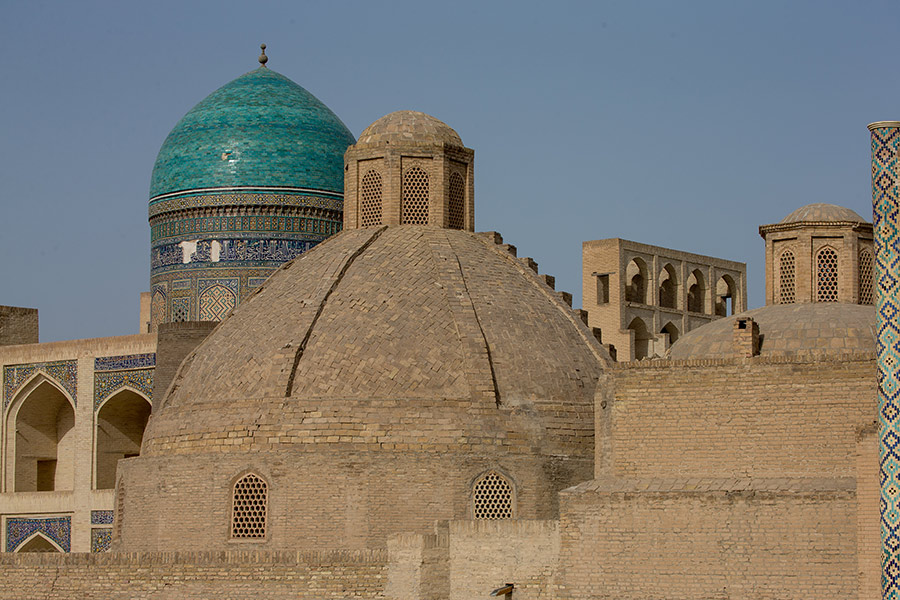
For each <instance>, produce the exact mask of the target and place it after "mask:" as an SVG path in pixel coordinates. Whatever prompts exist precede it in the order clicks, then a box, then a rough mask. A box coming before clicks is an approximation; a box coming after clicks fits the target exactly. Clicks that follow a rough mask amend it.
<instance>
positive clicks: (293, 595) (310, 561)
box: [0, 550, 387, 600]
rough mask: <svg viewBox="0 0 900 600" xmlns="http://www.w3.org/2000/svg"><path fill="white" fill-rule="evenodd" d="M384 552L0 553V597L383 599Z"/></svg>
mask: <svg viewBox="0 0 900 600" xmlns="http://www.w3.org/2000/svg"><path fill="white" fill-rule="evenodd" d="M386 563H387V553H386V552H385V551H378V550H376V551H356V552H350V551H338V552H279V553H271V554H266V553H253V552H229V553H224V552H202V553H193V554H191V553H177V554H176V553H171V552H170V553H153V554H140V553H129V554H103V555H96V554H94V555H91V554H69V555H59V554H0V599H2V600H34V599H35V598H41V599H46V600H57V599H58V600H71V599H72V598H78V599H80V600H143V599H145V598H146V599H150V598H152V599H153V600H176V599H177V600H192V599H196V600H208V599H209V598H227V599H229V600H244V599H246V600H251V599H252V600H257V599H258V598H265V599H266V600H282V599H283V600H287V599H288V598H290V599H291V600H298V599H299V600H302V599H304V598H308V599H316V600H345V599H351V598H354V599H364V598H384V587H385V583H386V581H387V577H386Z"/></svg>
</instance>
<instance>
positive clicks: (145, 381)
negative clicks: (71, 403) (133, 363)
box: [94, 369, 155, 410]
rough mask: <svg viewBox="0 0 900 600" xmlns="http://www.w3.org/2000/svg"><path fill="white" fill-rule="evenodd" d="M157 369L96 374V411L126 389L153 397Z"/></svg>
mask: <svg viewBox="0 0 900 600" xmlns="http://www.w3.org/2000/svg"><path fill="white" fill-rule="evenodd" d="M154 370H155V369H135V370H133V371H106V372H100V373H94V410H97V409H98V408H100V405H101V404H103V402H104V401H105V400H106V399H107V398H109V397H110V396H112V395H113V394H114V393H116V392H118V391H119V390H120V389H122V388H124V387H128V388H131V389H133V390H136V391H138V392H141V393H142V394H144V395H145V396H146V397H147V398H152V397H153V371H154Z"/></svg>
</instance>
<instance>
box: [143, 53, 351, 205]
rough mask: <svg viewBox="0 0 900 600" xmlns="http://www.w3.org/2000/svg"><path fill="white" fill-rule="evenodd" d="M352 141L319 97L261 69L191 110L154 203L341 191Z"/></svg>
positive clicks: (160, 173) (163, 153)
mask: <svg viewBox="0 0 900 600" xmlns="http://www.w3.org/2000/svg"><path fill="white" fill-rule="evenodd" d="M353 141H354V140H353V135H352V134H351V133H350V131H349V130H348V129H347V127H346V126H345V125H344V124H343V123H342V122H341V120H340V119H339V118H338V117H337V116H336V115H335V114H334V113H333V112H331V110H330V109H329V108H328V107H327V106H325V105H324V104H323V103H322V102H321V101H320V100H319V99H318V98H316V97H315V96H313V95H312V94H310V93H309V92H308V91H306V90H305V89H303V88H302V87H300V86H299V85H297V84H296V83H294V82H293V81H291V80H290V79H288V78H287V77H285V76H284V75H281V74H279V73H276V72H275V71H273V70H271V69H269V68H266V67H264V66H263V67H260V68H258V69H256V70H254V71H250V72H249V73H246V74H245V75H242V76H240V77H238V78H237V79H235V80H234V81H232V82H230V83H228V84H226V85H224V86H222V87H221V88H219V89H218V90H216V91H214V92H213V93H212V94H210V95H209V96H207V97H206V98H205V99H204V100H203V101H201V102H200V103H199V104H197V105H196V106H195V107H194V108H192V109H191V110H190V111H189V112H188V113H187V114H186V115H185V116H184V117H183V118H182V119H181V120H180V121H179V122H178V124H177V125H175V128H174V129H172V132H171V133H169V136H168V137H167V138H166V140H165V142H164V143H163V145H162V148H161V149H160V151H159V155H158V156H157V159H156V165H155V166H154V168H153V177H152V180H151V183H150V198H151V199H153V198H157V197H159V196H161V195H164V194H169V193H173V192H180V191H186V190H196V189H205V188H229V187H248V186H249V187H293V188H308V189H312V190H318V191H325V192H333V193H342V192H343V187H344V179H343V162H342V161H343V155H344V151H345V150H346V149H347V147H348V146H349V145H350V144H352V143H353Z"/></svg>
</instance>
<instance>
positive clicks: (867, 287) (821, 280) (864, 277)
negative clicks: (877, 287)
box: [777, 246, 875, 304]
mask: <svg viewBox="0 0 900 600" xmlns="http://www.w3.org/2000/svg"><path fill="white" fill-rule="evenodd" d="M858 259H859V261H858V269H857V281H856V284H857V289H858V302H859V304H874V283H875V257H874V255H873V253H872V251H871V250H870V249H869V248H863V249H861V250H860V251H859V255H858ZM814 263H815V270H814V272H813V274H814V281H813V283H814V290H813V293H814V298H815V301H816V302H838V301H839V300H840V297H841V294H840V285H839V282H840V279H839V264H838V263H839V258H838V251H837V250H836V249H835V248H833V247H831V246H823V247H822V248H820V249H819V251H818V252H816V255H815V260H814ZM777 280H778V292H777V298H778V302H779V303H780V304H793V303H795V302H797V257H796V255H795V253H794V251H793V250H792V249H791V248H787V249H785V250H784V251H782V252H781V254H780V255H779V256H778V278H777Z"/></svg>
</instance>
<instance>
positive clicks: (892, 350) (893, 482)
mask: <svg viewBox="0 0 900 600" xmlns="http://www.w3.org/2000/svg"><path fill="white" fill-rule="evenodd" d="M869 131H871V133H872V206H873V210H874V223H873V225H874V230H875V277H876V280H877V286H876V300H875V314H876V332H877V339H876V352H877V353H878V422H879V433H878V435H879V457H878V459H879V465H880V471H881V594H882V598H885V599H890V600H900V297H898V291H900V222H898V212H900V189H898V185H900V182H898V181H897V174H898V173H897V166H898V164H897V151H898V141H900V121H880V122H877V123H872V124H871V125H869Z"/></svg>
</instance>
